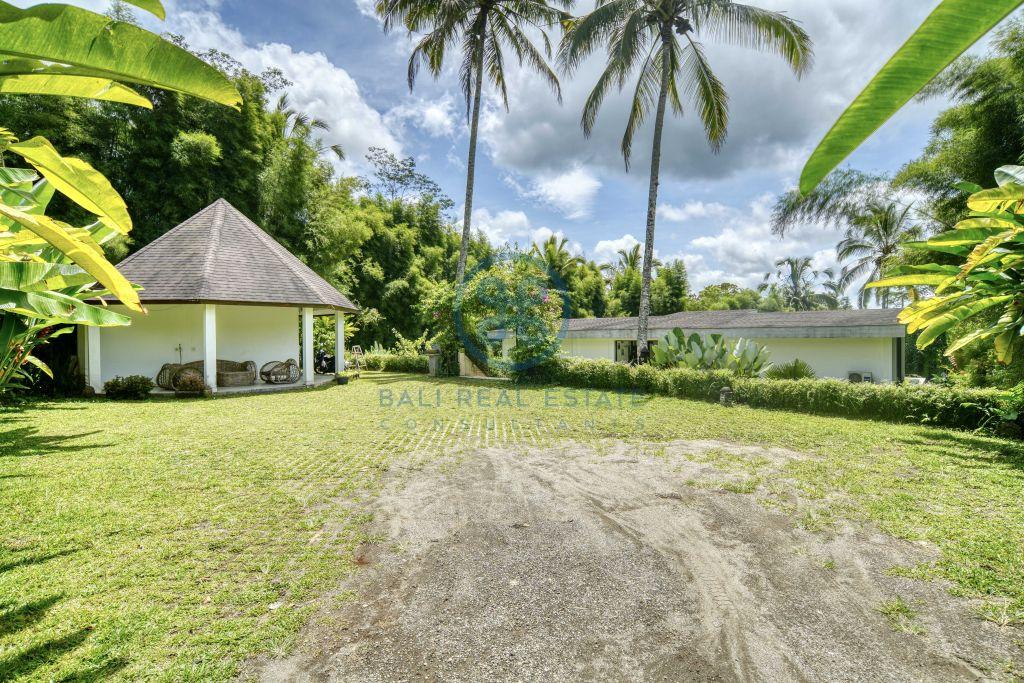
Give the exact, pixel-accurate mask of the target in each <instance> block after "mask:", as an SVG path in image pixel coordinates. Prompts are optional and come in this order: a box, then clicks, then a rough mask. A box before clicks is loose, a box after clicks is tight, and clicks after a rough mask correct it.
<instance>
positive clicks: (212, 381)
mask: <svg viewBox="0 0 1024 683" xmlns="http://www.w3.org/2000/svg"><path fill="white" fill-rule="evenodd" d="M203 380H204V381H205V382H206V384H207V385H209V387H210V389H211V390H213V391H217V306H216V304H206V305H205V306H204V307H203Z"/></svg>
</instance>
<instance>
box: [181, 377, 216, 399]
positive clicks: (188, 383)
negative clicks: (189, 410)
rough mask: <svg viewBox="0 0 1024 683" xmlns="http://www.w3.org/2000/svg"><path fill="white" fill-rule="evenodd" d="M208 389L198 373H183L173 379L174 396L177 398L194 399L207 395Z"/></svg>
mask: <svg viewBox="0 0 1024 683" xmlns="http://www.w3.org/2000/svg"><path fill="white" fill-rule="evenodd" d="M207 390H208V387H207V386H206V382H205V381H204V380H203V377H202V375H200V374H199V373H198V372H187V373H183V374H182V376H181V377H178V378H176V379H175V382H174V395H175V396H177V397H178V398H195V397H198V396H203V395H205V394H206V393H207Z"/></svg>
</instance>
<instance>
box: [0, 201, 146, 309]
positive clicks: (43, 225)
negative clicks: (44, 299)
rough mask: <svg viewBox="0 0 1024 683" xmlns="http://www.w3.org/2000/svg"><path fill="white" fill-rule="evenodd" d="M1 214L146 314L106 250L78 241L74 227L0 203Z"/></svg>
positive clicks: (127, 304) (82, 240)
mask: <svg viewBox="0 0 1024 683" xmlns="http://www.w3.org/2000/svg"><path fill="white" fill-rule="evenodd" d="M0 215H4V216H6V217H7V218H10V219H12V220H14V221H17V222H18V223H19V224H20V225H21V226H22V227H24V228H26V229H27V230H29V231H31V232H34V233H35V234H37V235H39V236H40V237H42V238H43V239H45V240H46V241H47V242H49V243H50V244H51V245H53V246H54V247H56V248H57V249H58V250H60V251H61V252H62V253H63V254H65V255H66V256H67V257H68V258H69V259H71V261H72V262H74V263H76V264H78V265H79V266H81V267H82V268H83V269H85V270H86V271H87V272H88V273H90V274H91V275H92V276H93V277H94V278H96V281H97V282H99V283H100V284H101V285H102V286H103V287H106V288H107V289H109V290H110V291H111V292H113V293H114V296H116V297H117V298H118V299H119V300H120V301H121V303H123V304H124V305H125V306H127V307H128V308H130V309H132V310H135V311H140V312H141V311H142V305H141V304H140V302H139V296H138V294H137V293H136V292H135V289H134V288H132V285H131V283H130V282H128V280H126V279H125V277H124V276H123V275H121V273H120V272H118V270H117V268H115V267H114V266H113V265H112V264H111V263H110V261H108V260H107V259H106V257H105V256H104V255H103V251H102V249H100V248H99V247H96V246H95V244H94V243H93V242H92V241H91V240H90V239H86V238H76V237H74V236H73V234H72V233H71V232H69V228H70V227H71V226H69V225H66V224H64V223H61V222H60V221H55V220H53V219H52V218H49V217H48V216H32V215H30V214H26V213H22V212H21V211H18V210H17V209H14V208H12V207H10V206H5V205H3V204H0Z"/></svg>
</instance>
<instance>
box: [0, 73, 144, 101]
mask: <svg viewBox="0 0 1024 683" xmlns="http://www.w3.org/2000/svg"><path fill="white" fill-rule="evenodd" d="M0 94H3V95H54V96H57V97H83V98H86V99H90V100H103V101H106V102H120V103H121V104H131V105H134V106H136V107H143V108H145V109H152V108H153V104H152V103H151V102H150V101H149V100H147V99H146V98H145V97H143V96H142V95H140V94H139V93H137V92H135V91H134V90H132V89H131V88H129V87H128V86H126V85H121V84H120V83H117V82H115V81H112V80H110V79H109V78H93V77H91V76H56V75H55V76H48V75H45V74H33V75H26V76H0Z"/></svg>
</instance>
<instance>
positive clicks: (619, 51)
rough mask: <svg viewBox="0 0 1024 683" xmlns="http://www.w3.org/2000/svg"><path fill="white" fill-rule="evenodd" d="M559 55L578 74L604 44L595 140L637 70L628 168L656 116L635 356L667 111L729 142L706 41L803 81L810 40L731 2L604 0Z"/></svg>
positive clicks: (644, 312) (646, 307)
mask: <svg viewBox="0 0 1024 683" xmlns="http://www.w3.org/2000/svg"><path fill="white" fill-rule="evenodd" d="M566 25H567V30H566V33H565V36H564V37H563V40H562V45H561V48H560V50H559V57H560V61H561V64H562V66H563V68H564V69H565V70H566V71H567V72H572V71H574V70H576V69H577V68H578V67H579V66H580V64H581V63H582V62H583V61H584V59H586V58H587V57H588V56H589V55H591V54H592V53H593V52H594V51H595V50H597V49H598V48H599V47H600V46H601V45H605V46H606V47H607V52H608V63H607V66H606V68H605V70H604V72H603V73H602V74H601V76H600V77H599V78H598V81H597V84H596V85H595V86H594V89H593V91H592V92H591V93H590V96H589V97H588V98H587V101H586V104H585V105H584V108H583V116H582V120H581V124H582V126H583V132H584V134H585V135H587V136H589V135H590V134H591V132H592V131H593V129H594V124H595V122H596V120H597V114H598V111H599V110H600V108H601V104H602V103H603V102H604V99H605V97H606V96H607V94H608V93H609V92H610V91H611V89H612V88H613V87H617V88H618V89H620V90H621V89H622V88H623V87H625V85H626V81H627V79H628V78H629V75H630V73H632V72H634V71H639V76H638V78H637V81H636V86H635V89H634V91H633V101H632V105H631V107H630V113H629V117H628V120H627V122H626V131H625V134H624V135H623V137H622V156H623V159H624V160H625V162H626V167H627V169H628V168H629V161H630V156H631V153H632V149H633V136H634V135H635V133H636V131H637V129H638V128H639V127H640V126H641V125H642V124H643V122H644V121H645V120H646V118H647V116H648V114H649V113H650V112H651V110H652V109H653V111H654V139H653V142H652V146H651V168H650V183H649V188H648V197H647V224H646V231H645V236H644V258H643V265H642V274H641V286H640V306H639V309H640V310H639V316H640V321H639V328H638V330H637V353H638V354H639V355H640V356H641V357H642V356H644V355H645V354H646V353H647V326H648V317H649V315H650V294H651V292H650V290H651V269H652V267H653V262H654V229H655V218H656V213H657V203H658V183H659V176H660V172H661V151H662V150H661V148H662V134H663V132H664V127H665V112H666V109H667V106H668V105H669V104H671V106H672V110H673V112H675V113H676V114H680V115H681V114H682V113H683V109H684V107H683V98H684V97H687V98H688V99H689V100H690V101H691V102H692V104H693V106H694V108H695V109H696V111H697V113H698V115H699V116H700V119H701V121H702V123H703V125H704V130H705V135H706V137H707V140H708V143H709V144H710V145H711V148H712V149H713V150H715V151H717V150H719V149H720V148H721V146H722V144H723V143H724V142H725V138H726V133H727V130H728V122H729V106H728V95H727V94H726V91H725V86H724V85H723V83H722V82H721V81H720V80H719V78H718V77H717V76H716V75H715V73H714V71H713V70H712V68H711V64H710V63H709V62H708V59H707V56H706V54H705V50H704V45H703V43H702V42H701V39H702V38H711V39H722V40H725V41H727V42H731V43H738V44H740V45H743V46H746V47H751V48H754V49H757V50H761V51H767V52H773V53H775V54H777V55H779V56H780V57H782V58H783V59H784V60H785V61H786V63H787V64H789V66H790V67H791V68H792V69H793V71H794V72H795V73H796V74H797V75H798V76H799V75H802V74H803V73H804V72H806V71H807V69H808V68H810V65H811V39H810V38H809V37H808V35H807V33H806V32H804V30H803V29H802V28H800V25H799V24H798V23H797V22H796V21H794V20H792V19H790V18H789V17H787V16H785V15H784V14H781V13H779V12H772V11H769V10H764V9H761V8H758V7H753V6H750V5H744V4H740V3H735V2H731V0H598V3H597V7H596V8H595V9H594V10H593V11H592V12H590V13H588V14H586V15H584V16H582V17H579V18H578V19H573V20H572V21H571V22H567V24H566Z"/></svg>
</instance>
